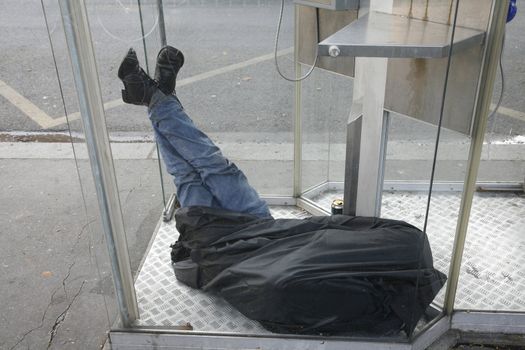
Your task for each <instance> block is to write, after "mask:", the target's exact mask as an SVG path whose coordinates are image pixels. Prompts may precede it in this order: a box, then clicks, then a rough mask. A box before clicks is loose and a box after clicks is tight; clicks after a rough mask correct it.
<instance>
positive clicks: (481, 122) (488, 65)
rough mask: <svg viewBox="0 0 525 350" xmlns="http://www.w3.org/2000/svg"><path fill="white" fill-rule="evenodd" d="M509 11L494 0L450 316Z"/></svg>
mask: <svg viewBox="0 0 525 350" xmlns="http://www.w3.org/2000/svg"><path fill="white" fill-rule="evenodd" d="M508 8H509V1H508V0H495V1H494V3H493V9H492V17H491V21H490V26H489V28H488V31H487V36H486V44H485V45H486V48H485V57H484V63H483V67H482V70H481V75H480V80H479V91H478V100H477V104H476V109H475V111H474V123H473V128H472V135H473V138H472V141H471V144H470V151H469V162H468V164H469V166H468V169H467V174H466V176H465V185H464V190H463V191H464V192H463V197H462V198H461V207H460V211H459V219H458V225H457V227H456V236H455V238H454V248H453V250H452V260H451V262H450V270H449V274H448V283H447V290H446V294H445V311H446V313H447V315H450V314H451V313H452V311H453V310H454V301H455V298H456V291H457V287H458V280H459V274H460V271H461V259H462V257H463V249H464V247H465V238H466V235H467V229H468V223H469V218H470V210H471V207H472V199H473V197H474V191H475V189H476V180H477V177H478V169H479V164H480V158H481V151H482V149H483V139H484V137H485V130H486V126H487V117H488V115H489V108H490V103H491V101H492V90H493V88H494V80H495V79H496V71H497V67H498V60H499V56H500V51H501V45H502V43H503V34H504V32H505V23H506V18H507V10H508Z"/></svg>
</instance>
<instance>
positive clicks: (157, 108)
mask: <svg viewBox="0 0 525 350" xmlns="http://www.w3.org/2000/svg"><path fill="white" fill-rule="evenodd" d="M149 113H150V119H151V122H152V124H153V127H154V128H155V131H156V132H157V133H158V134H160V135H161V136H162V138H161V139H163V140H165V141H167V142H168V143H169V144H170V145H171V146H172V147H173V149H174V150H176V151H177V153H178V154H179V155H180V156H181V157H182V158H184V160H186V162H187V163H189V164H190V165H191V166H192V167H193V169H195V171H196V172H198V174H199V175H200V177H201V179H202V181H203V182H204V184H205V186H206V188H207V189H209V191H210V192H211V194H212V195H213V197H214V198H215V199H216V200H217V202H218V204H219V205H220V206H221V207H222V208H224V209H228V210H232V211H237V212H242V213H249V214H254V215H258V216H261V217H267V216H270V212H269V210H268V206H267V204H266V203H265V202H264V201H263V200H261V198H260V197H259V195H258V194H257V191H255V189H254V188H253V187H251V186H250V185H249V183H248V180H247V178H246V176H245V175H244V173H243V172H242V171H241V170H239V169H238V168H237V166H236V165H235V164H233V163H231V162H230V161H229V160H228V159H226V158H225V157H224V156H223V155H222V153H221V151H220V149H219V148H218V147H217V146H216V145H215V144H214V143H213V142H212V141H211V140H210V139H209V138H208V136H207V135H206V134H204V133H203V132H202V131H200V130H199V129H198V128H197V127H196V126H195V125H194V124H193V122H192V120H191V119H190V118H189V117H188V115H187V114H186V112H185V111H184V109H183V108H182V106H181V104H180V102H179V100H178V99H177V98H176V97H175V96H173V95H164V94H163V93H162V92H160V91H159V92H157V93H155V94H154V96H153V98H152V101H151V103H150V108H149Z"/></svg>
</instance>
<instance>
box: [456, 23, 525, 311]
mask: <svg viewBox="0 0 525 350" xmlns="http://www.w3.org/2000/svg"><path fill="white" fill-rule="evenodd" d="M517 24H518V23H514V22H510V23H508V24H507V26H506V33H505V43H504V49H503V53H502V65H501V66H500V67H498V75H497V78H496V82H495V86H494V93H493V98H492V106H491V114H490V115H489V118H488V121H487V127H486V132H485V139H484V144H483V152H482V155H481V162H480V168H479V172H478V176H477V183H478V188H477V192H476V195H475V196H474V200H473V203H472V213H471V215H470V221H469V227H468V234H467V237H466V243H465V253H464V255H463V259H462V266H461V274H460V279H459V287H458V292H457V296H456V300H455V308H456V309H460V310H470V311H476V310H477V311H492V312H510V313H516V312H523V311H525V294H524V290H525V268H524V266H523V263H524V261H525V253H524V249H523V247H524V246H525V229H524V227H525V196H524V195H523V191H524V187H523V186H524V185H523V183H524V181H525V119H524V118H523V109H522V108H523V107H522V106H520V102H519V101H521V99H520V98H519V97H518V96H521V95H522V94H523V88H521V89H520V88H515V87H516V86H517V85H518V84H522V85H523V80H524V77H523V74H522V73H521V71H520V68H519V67H523V65H524V64H525V62H524V58H523V57H522V55H520V53H519V47H518V46H517V45H513V44H512V43H513V42H516V40H517V39H518V37H519V36H520V35H521V31H520V27H519V26H517ZM501 71H503V75H502V72H501ZM502 87H503V91H502ZM496 106H498V110H497V111H496V112H493V111H494V109H495V107H496ZM520 107H521V108H520ZM520 110H521V112H520Z"/></svg>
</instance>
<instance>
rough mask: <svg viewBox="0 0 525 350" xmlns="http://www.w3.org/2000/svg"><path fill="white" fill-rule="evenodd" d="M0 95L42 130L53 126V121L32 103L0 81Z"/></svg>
mask: <svg viewBox="0 0 525 350" xmlns="http://www.w3.org/2000/svg"><path fill="white" fill-rule="evenodd" d="M0 95H2V96H3V97H5V98H6V99H7V100H8V101H9V102H11V103H12V104H13V105H14V106H15V107H16V108H18V109H19V110H21V111H22V112H23V113H24V114H25V115H27V116H28V117H29V118H31V119H32V120H33V121H34V122H36V123H37V124H38V125H40V126H41V127H42V128H43V129H47V128H50V127H52V126H53V123H54V119H53V118H51V117H50V116H49V115H47V113H46V112H44V111H43V110H41V109H40V108H38V107H37V106H36V105H35V104H34V103H33V102H31V101H29V100H28V99H27V98H25V97H24V96H22V95H20V94H19V93H18V92H17V91H16V90H15V89H13V88H12V87H10V86H9V85H7V84H6V83H5V82H4V81H2V80H0Z"/></svg>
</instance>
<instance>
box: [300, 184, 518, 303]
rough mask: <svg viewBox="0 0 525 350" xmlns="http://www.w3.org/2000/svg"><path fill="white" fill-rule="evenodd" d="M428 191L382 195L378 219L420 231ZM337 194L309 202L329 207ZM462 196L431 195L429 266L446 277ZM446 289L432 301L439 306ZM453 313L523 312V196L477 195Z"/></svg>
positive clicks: (439, 193) (321, 195) (438, 193)
mask: <svg viewBox="0 0 525 350" xmlns="http://www.w3.org/2000/svg"><path fill="white" fill-rule="evenodd" d="M427 196H428V192H383V201H382V207H381V216H382V217H385V218H390V219H396V220H403V221H406V222H408V223H410V224H412V225H414V226H416V227H418V228H420V229H423V225H424V222H425V211H426V206H427ZM337 198H342V192H337V191H327V192H323V193H321V194H320V195H317V196H316V197H312V198H310V199H311V200H313V201H315V202H316V203H318V204H319V205H320V206H322V207H323V208H328V209H329V208H330V206H331V203H332V201H333V200H334V199H337ZM460 202H461V193H458V192H434V193H433V194H432V200H431V203H430V212H429V218H428V224H427V235H428V239H429V242H430V246H431V247H432V254H433V257H434V266H435V267H436V268H437V269H439V270H440V271H441V272H443V273H445V274H448V269H449V266H450V257H451V252H452V245H453V243H454V235H455V233H456V222H457V218H458V212H459V206H460ZM444 293H445V288H443V289H442V290H441V292H440V293H439V294H438V296H437V297H436V300H435V301H436V302H437V303H438V304H440V305H441V304H442V303H443V299H444ZM455 307H456V308H457V309H469V310H505V311H525V195H523V194H521V195H519V194H514V193H501V192H499V193H482V192H479V193H476V195H475V196H474V201H473V205H472V212H471V216H470V222H469V230H468V233H467V242H466V245H465V251H464V254H463V262H462V268H461V275H460V281H459V287H458V291H457V295H456V305H455Z"/></svg>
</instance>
